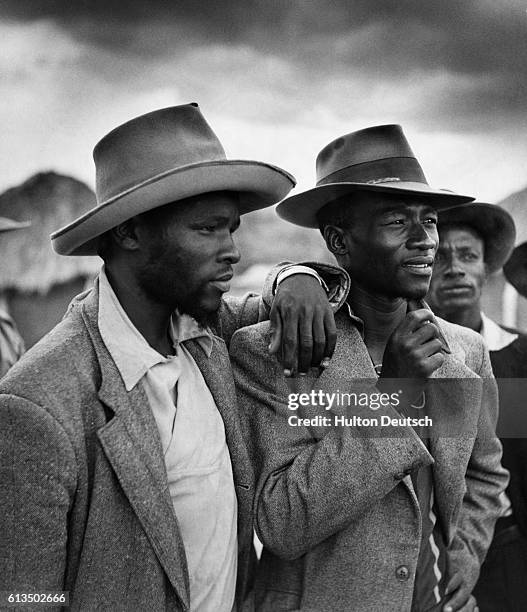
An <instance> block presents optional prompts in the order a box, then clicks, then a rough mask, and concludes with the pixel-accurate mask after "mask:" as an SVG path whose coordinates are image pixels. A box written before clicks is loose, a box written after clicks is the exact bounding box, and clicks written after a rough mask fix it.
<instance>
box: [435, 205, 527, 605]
mask: <svg viewBox="0 0 527 612" xmlns="http://www.w3.org/2000/svg"><path fill="white" fill-rule="evenodd" d="M515 236H516V230H515V227H514V221H513V219H512V217H511V216H510V215H509V213H508V212H507V211H506V210H504V209H503V208H501V207H499V206H496V205H493V204H486V203H480V202H477V203H473V204H472V205H470V206H467V207H461V208H457V209H452V210H446V211H443V212H442V213H441V215H440V217H439V239H440V242H439V248H438V251H437V255H436V259H435V263H434V271H433V275H432V281H431V283H430V291H429V293H428V301H429V303H430V306H431V307H432V309H433V310H434V312H435V313H436V314H438V315H440V316H441V317H443V318H444V319H446V320H447V321H451V322H452V323H457V324H459V325H463V326H465V327H468V328H470V329H473V330H474V331H476V332H478V333H479V334H481V336H482V337H483V339H484V340H485V343H486V344H487V346H488V349H489V351H490V360H491V363H492V369H493V372H494V375H495V377H496V379H497V382H498V388H499V397H500V418H499V421H498V432H501V435H502V436H503V437H502V439H501V442H502V444H503V459H502V462H503V465H504V467H506V468H507V469H508V470H509V472H510V482H509V485H508V487H507V490H506V492H505V493H503V495H502V497H501V510H500V517H499V518H498V520H497V522H496V527H495V531H494V538H493V540H492V544H491V546H490V548H489V551H488V553H487V557H486V559H485V562H484V564H483V566H482V569H481V577H480V580H479V582H478V584H477V586H476V588H475V590H474V594H475V596H476V599H477V601H478V605H479V607H480V610H481V611H482V612H504V611H507V610H511V611H518V612H519V611H520V610H525V609H527V580H526V577H527V441H526V440H525V439H521V438H518V437H513V436H518V435H522V433H521V430H522V427H523V429H524V430H525V427H524V423H525V417H524V416H523V415H524V413H525V391H527V387H526V385H525V382H524V381H525V379H527V335H525V334H523V333H521V332H520V331H518V330H515V329H508V328H505V327H503V326H502V325H498V324H497V323H496V322H495V321H493V320H492V319H490V318H489V317H488V316H487V315H486V314H485V313H484V312H483V311H482V306H481V298H482V293H483V291H484V289H485V283H486V281H487V279H488V277H489V275H490V274H492V273H494V272H497V271H498V270H500V269H501V267H502V266H503V264H504V263H505V262H506V261H507V259H508V257H509V255H510V253H511V251H512V248H513V246H514V240H515ZM512 379H523V380H517V382H516V383H515V382H514V380H512Z"/></svg>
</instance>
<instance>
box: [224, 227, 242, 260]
mask: <svg viewBox="0 0 527 612" xmlns="http://www.w3.org/2000/svg"><path fill="white" fill-rule="evenodd" d="M221 259H222V261H227V262H229V263H230V264H235V263H238V262H239V261H240V251H239V250H238V247H237V246H236V243H235V242H234V238H233V236H232V234H231V233H229V235H228V236H227V237H226V238H225V241H224V243H223V248H222V250H221Z"/></svg>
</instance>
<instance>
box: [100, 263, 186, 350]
mask: <svg viewBox="0 0 527 612" xmlns="http://www.w3.org/2000/svg"><path fill="white" fill-rule="evenodd" d="M105 272H106V276H107V278H108V281H109V283H110V285H111V287H112V289H113V291H114V293H115V295H116V296H117V299H118V300H119V303H120V304H121V306H122V308H123V310H124V311H125V312H126V314H127V316H128V318H129V319H130V321H131V322H132V323H133V324H134V326H135V328H136V329H137V331H139V333H140V334H141V335H142V336H143V337H144V338H145V340H146V341H147V342H148V344H149V345H150V346H151V347H152V348H153V349H155V350H156V351H157V352H158V353H160V354H161V355H170V354H173V353H174V347H173V345H172V341H171V340H170V338H169V334H168V330H169V328H170V327H169V326H170V318H171V316H172V312H173V311H172V310H171V308H169V307H168V306H166V305H164V304H159V303H158V302H155V301H153V300H152V299H150V298H149V297H148V296H147V295H145V293H144V291H142V289H141V288H140V287H139V286H138V284H137V282H136V280H135V278H134V277H133V275H131V274H129V273H127V271H126V270H121V269H120V270H119V271H114V270H112V269H111V268H109V267H108V266H106V267H105Z"/></svg>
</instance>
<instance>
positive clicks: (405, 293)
mask: <svg viewBox="0 0 527 612" xmlns="http://www.w3.org/2000/svg"><path fill="white" fill-rule="evenodd" d="M427 293H428V283H426V284H425V283H422V284H419V285H418V284H415V285H412V286H410V287H408V286H407V287H404V288H403V289H402V290H401V297H403V298H406V299H407V300H422V299H423V298H424V297H425V296H426V294H427Z"/></svg>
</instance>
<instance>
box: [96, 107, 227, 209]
mask: <svg viewBox="0 0 527 612" xmlns="http://www.w3.org/2000/svg"><path fill="white" fill-rule="evenodd" d="M93 159H94V161H95V172H96V188H95V191H96V195H97V202H98V203H99V204H100V203H102V202H106V201H107V200H109V199H111V198H112V197H114V196H117V195H120V194H122V193H123V192H125V191H126V190H127V189H130V188H132V187H136V186H137V185H138V184H140V183H142V182H144V181H148V180H149V179H152V178H153V177H155V176H158V175H160V174H162V173H163V172H170V171H172V172H173V171H174V169H175V168H184V167H186V166H191V165H193V164H199V163H204V162H210V161H218V160H225V159H226V155H225V151H224V149H223V147H222V145H221V143H220V141H219V139H218V137H217V136H216V134H215V133H214V132H213V130H212V128H211V127H210V126H209V124H208V123H207V121H206V120H205V118H204V117H203V115H202V114H201V111H200V109H199V108H198V105H197V104H196V103H192V104H183V105H180V106H173V107H169V108H163V109H161V110H157V111H154V112H151V113H147V114H146V115H141V116H140V117H136V118H135V119H132V120H131V121H127V122H126V123H123V124H122V125H120V126H118V127H116V128H115V129H113V130H112V131H111V132H109V133H108V134H107V135H106V136H104V138H102V139H101V140H100V141H99V142H98V143H97V144H96V146H95V148H94V150H93Z"/></svg>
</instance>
